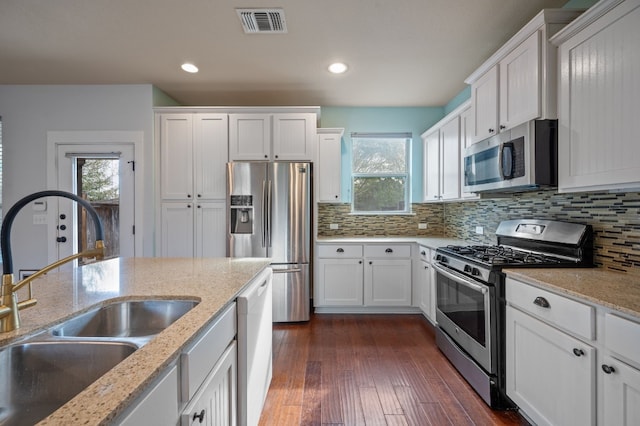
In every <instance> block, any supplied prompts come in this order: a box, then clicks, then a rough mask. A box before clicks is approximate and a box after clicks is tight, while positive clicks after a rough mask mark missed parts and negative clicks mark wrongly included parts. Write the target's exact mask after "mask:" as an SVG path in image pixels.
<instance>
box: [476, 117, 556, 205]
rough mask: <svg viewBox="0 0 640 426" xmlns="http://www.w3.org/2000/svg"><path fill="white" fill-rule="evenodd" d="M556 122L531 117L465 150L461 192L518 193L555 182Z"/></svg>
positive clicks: (552, 185) (548, 185) (550, 185)
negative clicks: (530, 119)
mask: <svg viewBox="0 0 640 426" xmlns="http://www.w3.org/2000/svg"><path fill="white" fill-rule="evenodd" d="M557 154H558V121H557V120H532V121H528V122H526V123H523V124H521V125H519V126H516V127H514V128H512V129H509V130H505V131H502V132H500V133H499V134H497V135H495V136H492V137H490V138H487V139H485V140H482V141H480V142H477V143H475V144H473V145H471V146H470V147H468V148H467V149H466V150H465V154H464V190H465V192H478V193H481V192H521V191H530V190H535V189H538V188H544V187H554V186H557V184H558V155H557Z"/></svg>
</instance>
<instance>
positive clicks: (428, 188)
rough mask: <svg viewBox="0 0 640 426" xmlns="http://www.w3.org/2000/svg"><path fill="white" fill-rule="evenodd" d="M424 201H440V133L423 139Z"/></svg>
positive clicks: (437, 132)
mask: <svg viewBox="0 0 640 426" xmlns="http://www.w3.org/2000/svg"><path fill="white" fill-rule="evenodd" d="M423 143H424V163H423V165H424V201H439V200H440V132H439V131H436V132H433V133H431V134H430V135H427V136H426V137H425V138H424V142H423Z"/></svg>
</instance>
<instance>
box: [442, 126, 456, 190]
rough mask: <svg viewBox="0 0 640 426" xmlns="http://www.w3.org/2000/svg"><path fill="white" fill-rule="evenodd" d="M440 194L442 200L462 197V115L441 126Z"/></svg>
mask: <svg viewBox="0 0 640 426" xmlns="http://www.w3.org/2000/svg"><path fill="white" fill-rule="evenodd" d="M440 153H441V155H440V170H441V172H440V175H441V176H442V180H441V184H440V195H441V199H442V200H455V199H457V198H460V117H457V116H456V117H454V118H453V119H452V120H451V121H449V122H448V123H446V124H445V125H444V126H442V127H441V128H440Z"/></svg>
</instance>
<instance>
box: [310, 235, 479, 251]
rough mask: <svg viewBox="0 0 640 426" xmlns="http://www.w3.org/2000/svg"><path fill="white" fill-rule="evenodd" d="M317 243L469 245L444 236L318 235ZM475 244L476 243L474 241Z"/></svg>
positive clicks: (434, 247)
mask: <svg viewBox="0 0 640 426" xmlns="http://www.w3.org/2000/svg"><path fill="white" fill-rule="evenodd" d="M316 242H318V243H337V244H340V243H362V244H366V243H417V244H420V245H423V246H426V247H429V248H432V249H436V248H438V247H443V246H448V245H469V244H471V243H469V242H468V241H465V240H459V239H456V238H444V237H394V236H390V237H386V236H385V237H318V239H317V240H316ZM476 244H477V243H476Z"/></svg>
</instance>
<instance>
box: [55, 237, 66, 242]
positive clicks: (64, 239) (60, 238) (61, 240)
mask: <svg viewBox="0 0 640 426" xmlns="http://www.w3.org/2000/svg"><path fill="white" fill-rule="evenodd" d="M56 241H57V242H59V243H66V242H67V237H58V238H56Z"/></svg>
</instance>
